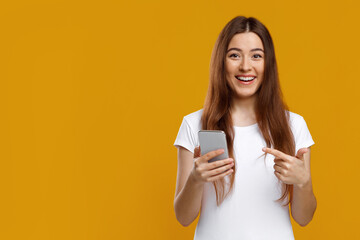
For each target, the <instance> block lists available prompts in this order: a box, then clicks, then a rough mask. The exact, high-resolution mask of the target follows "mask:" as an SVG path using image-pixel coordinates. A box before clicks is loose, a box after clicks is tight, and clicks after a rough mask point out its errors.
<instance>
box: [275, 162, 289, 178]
mask: <svg viewBox="0 0 360 240" xmlns="http://www.w3.org/2000/svg"><path fill="white" fill-rule="evenodd" d="M274 170H275V172H278V173H280V174H283V175H286V170H285V169H284V168H282V167H280V166H279V165H277V164H275V165H274Z"/></svg>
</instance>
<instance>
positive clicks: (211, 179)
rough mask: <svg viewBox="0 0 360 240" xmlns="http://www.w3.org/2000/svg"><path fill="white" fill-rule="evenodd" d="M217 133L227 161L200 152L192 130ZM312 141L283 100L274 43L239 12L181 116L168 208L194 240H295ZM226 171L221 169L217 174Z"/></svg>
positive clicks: (312, 201) (308, 207)
mask: <svg viewBox="0 0 360 240" xmlns="http://www.w3.org/2000/svg"><path fill="white" fill-rule="evenodd" d="M199 130H223V131H224V132H225V133H226V138H227V139H226V140H227V144H228V151H229V155H230V158H228V159H223V160H220V161H215V162H211V163H209V162H208V160H209V159H211V158H213V157H215V156H217V155H220V154H221V153H222V150H221V149H219V150H216V151H212V152H209V153H207V154H204V155H202V156H200V149H199V147H198V146H199V141H198V131H199ZM313 144H314V141H313V139H312V137H311V135H310V132H309V130H308V128H307V125H306V122H305V120H304V119H303V117H302V116H300V115H298V114H296V113H293V112H290V111H289V110H288V108H287V106H286V104H285V103H284V102H283V100H282V93H281V89H280V84H279V79H278V72H277V64H276V59H275V52H274V45H273V42H272V39H271V36H270V33H269V32H268V30H267V28H266V27H265V26H264V25H263V24H262V23H261V22H259V21H258V20H257V19H255V18H252V17H249V18H246V17H243V16H238V17H235V18H234V19H232V20H231V21H230V22H229V23H228V24H227V25H226V26H225V27H224V29H223V30H222V31H221V33H220V35H219V37H218V39H217V41H216V43H215V46H214V49H213V52H212V56H211V63H210V84H209V89H208V93H207V96H206V99H205V104H204V107H203V109H200V110H198V111H196V112H193V113H191V114H189V115H186V116H185V117H184V118H183V121H182V124H181V126H180V129H179V132H178V135H177V138H176V140H175V143H174V145H175V146H176V147H177V148H178V173H177V182H176V192H175V199H174V208H175V214H176V218H177V220H178V221H179V222H180V223H181V224H182V225H183V226H188V225H190V224H191V223H192V222H193V221H194V220H195V219H196V217H197V215H198V214H199V212H200V218H199V222H198V224H197V227H196V231H195V237H194V239H196V240H211V239H221V240H228V239H229V240H230V239H267V240H269V239H276V240H290V239H294V235H293V231H292V226H291V222H290V214H289V204H290V206H291V215H292V217H293V219H294V220H295V221H296V222H297V223H298V224H299V225H301V226H305V225H307V224H308V223H309V222H310V221H311V219H312V218H313V215H314V212H315V209H316V198H315V196H314V193H313V190H312V181H311V174H310V146H312V145H313ZM224 171H225V172H224Z"/></svg>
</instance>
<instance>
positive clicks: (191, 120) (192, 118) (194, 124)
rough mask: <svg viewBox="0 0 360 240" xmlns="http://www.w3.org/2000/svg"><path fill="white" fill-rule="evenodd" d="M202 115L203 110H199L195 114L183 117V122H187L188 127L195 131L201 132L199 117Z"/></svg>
mask: <svg viewBox="0 0 360 240" xmlns="http://www.w3.org/2000/svg"><path fill="white" fill-rule="evenodd" d="M202 113H203V109H199V110H197V111H195V112H192V113H189V114H187V115H186V116H184V120H185V121H186V122H187V124H189V125H190V127H191V128H192V129H193V130H195V131H198V130H201V116H202Z"/></svg>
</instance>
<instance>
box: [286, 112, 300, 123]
mask: <svg viewBox="0 0 360 240" xmlns="http://www.w3.org/2000/svg"><path fill="white" fill-rule="evenodd" d="M287 112H288V113H289V121H290V123H291V124H292V125H297V124H299V123H301V122H303V121H304V118H303V116H301V115H300V114H298V113H294V112H291V111H287Z"/></svg>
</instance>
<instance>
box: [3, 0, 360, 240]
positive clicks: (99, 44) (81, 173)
mask: <svg viewBox="0 0 360 240" xmlns="http://www.w3.org/2000/svg"><path fill="white" fill-rule="evenodd" d="M356 4H358V3H356V1H355V0H353V1H350V0H343V1H341V2H339V1H333V2H331V1H310V0H304V1H300V2H299V1H294V2H292V1H276V0H274V1H268V0H259V1H239V0H234V1H224V0H222V1H214V0H202V1H193V0H191V1H190V0H183V1H177V2H173V1H165V0H162V1H161V0H155V1H132V2H131V3H130V1H107V0H105V1H104V0H103V1H74V0H66V1H65V0H64V1H61V0H53V1H36V0H34V1H17V0H15V1H3V2H2V3H1V4H0V26H1V28H0V29H1V38H0V43H1V44H0V58H1V64H0V76H1V77H0V106H1V108H0V109H1V118H0V121H1V125H0V136H1V137H0V139H1V142H0V143H1V144H0V154H1V155H0V156H1V168H0V169H1V170H0V171H1V174H0V178H1V181H0V183H1V192H2V194H1V200H0V201H1V205H0V206H1V213H0V214H1V218H0V219H1V224H0V239H8V240H13V239H29V240H30V239H34V240H35V239H36V240H43V239H61V240H63V239H68V240H71V239H76V240H81V239H101V240H103V239H106V240H108V239H109V240H110V239H156V240H158V239H192V238H193V234H194V229H195V226H196V222H197V221H196V222H194V223H193V224H192V225H190V226H189V227H187V228H185V227H182V226H181V225H180V224H179V223H178V222H177V221H176V218H175V214H174V210H173V198H174V192H175V181H176V170H177V158H176V148H175V147H174V146H173V143H174V140H175V137H176V134H177V132H178V129H179V127H180V123H181V120H182V117H183V116H184V115H187V114H189V113H191V112H193V111H196V110H198V109H200V108H202V106H203V102H204V98H205V94H206V91H207V86H208V70H209V69H208V68H209V60H210V54H211V50H212V47H213V45H214V43H215V40H216V38H217V36H218V34H219V33H220V31H221V29H222V28H223V27H224V25H225V24H226V23H227V22H228V21H229V20H230V19H232V18H233V17H235V16H237V15H244V16H247V17H250V16H253V17H256V18H258V19H259V20H260V21H262V22H263V23H264V24H265V25H266V26H267V27H268V28H269V30H270V33H271V35H272V37H273V40H274V43H275V51H276V56H277V60H278V67H279V73H280V79H281V86H282V89H283V92H284V96H285V100H286V102H287V103H288V105H289V107H290V110H291V111H293V112H296V113H299V114H300V115H302V116H303V117H304V118H305V120H306V122H307V124H308V127H309V129H310V132H311V134H312V136H313V139H314V141H315V145H314V146H313V147H312V159H311V161H312V177H313V184H314V192H315V195H316V197H317V200H318V208H317V211H316V214H315V217H314V219H313V221H312V222H311V223H310V224H309V225H308V226H306V227H305V228H302V227H299V226H298V225H297V224H296V223H295V222H294V221H293V226H294V232H295V237H296V239H359V238H360V234H359V231H358V223H359V222H358V216H359V215H360V207H359V203H358V202H359V201H358V198H359V192H358V189H359V175H360V174H359V169H360V164H359V157H358V153H357V152H356V151H355V150H356V149H358V148H359V143H360V142H359V140H358V139H359V136H358V135H359V132H360V131H359V130H360V128H359V120H360V119H359V110H360V109H359V103H360V101H359V100H358V97H359V95H360V94H359V87H360V83H359V81H360V80H359V77H358V70H359V65H360V61H359V56H360V51H359V42H360V39H359V36H360V34H359V32H358V26H359V23H360V21H359V17H358V16H359V15H358V9H359V5H356Z"/></svg>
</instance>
